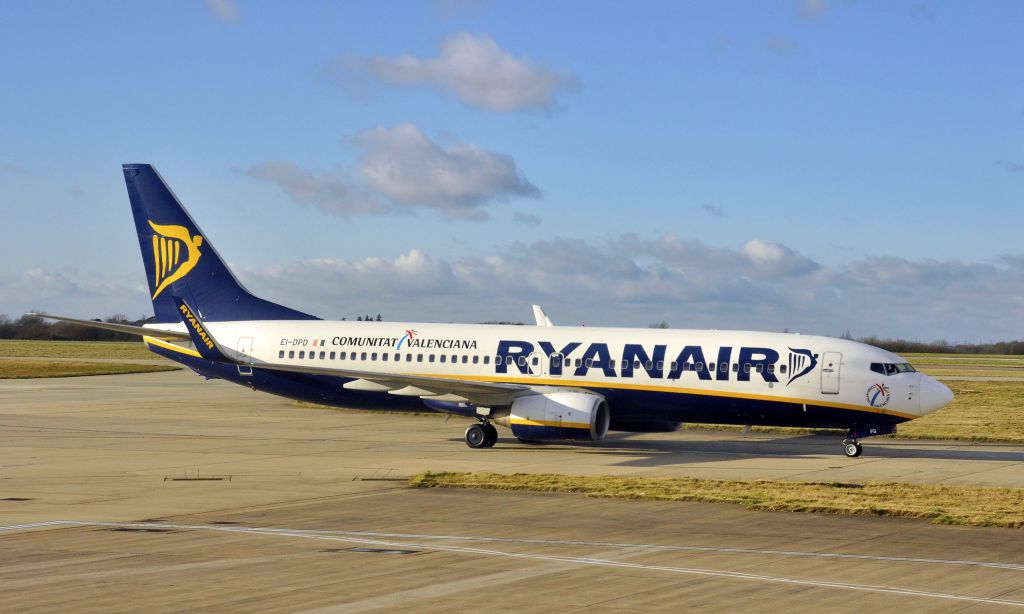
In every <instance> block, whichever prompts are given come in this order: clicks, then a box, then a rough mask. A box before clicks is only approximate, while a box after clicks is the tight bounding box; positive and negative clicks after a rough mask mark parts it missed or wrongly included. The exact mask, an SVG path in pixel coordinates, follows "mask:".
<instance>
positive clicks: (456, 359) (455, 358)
mask: <svg viewBox="0 0 1024 614" xmlns="http://www.w3.org/2000/svg"><path fill="white" fill-rule="evenodd" d="M452 362H453V363H455V362H459V357H458V356H456V355H455V354H452Z"/></svg>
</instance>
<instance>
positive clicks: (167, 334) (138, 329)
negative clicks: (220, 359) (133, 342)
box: [25, 312, 191, 339]
mask: <svg viewBox="0 0 1024 614" xmlns="http://www.w3.org/2000/svg"><path fill="white" fill-rule="evenodd" d="M25 315H27V316H37V317H40V318H46V319H48V320H59V321H61V322H70V323H71V324H78V325H80V326H88V327H91V328H101V329H103V330H112V331H115V332H118V333H125V334H128V335H139V336H145V337H154V338H156V339H191V336H190V335H189V334H188V333H182V332H178V331H174V330H161V329H159V328H146V327H144V326H135V325H134V324H116V323H114V322H97V321H96V320H79V319H78V318H69V317H67V316H55V315H50V314H48V313H35V312H33V313H26V314H25Z"/></svg>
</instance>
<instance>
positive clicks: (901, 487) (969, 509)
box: [409, 472, 1024, 529]
mask: <svg viewBox="0 0 1024 614" xmlns="http://www.w3.org/2000/svg"><path fill="white" fill-rule="evenodd" d="M409 485H410V486H413V487H416V488H477V489H489V490H516V491H532V492H559V493H576V494H582V495H583V496H585V497H602V498H610V499H635V500H641V501H697V502H702V503H733V504H739V505H742V506H744V507H745V508H747V509H749V510H768V511H782V512H813V513H822V514H842V515H856V516H900V517H906V518H928V519H930V520H931V521H932V522H933V523H935V524H952V525H970V526H978V527H1006V528H1014V529H1019V528H1022V527H1024V489H1022V488H994V487H983V486H941V485H932V484H900V483H895V482H868V483H867V484H843V483H835V482H833V483H817V482H786V481H777V480H703V479H697V478H685V477H681V478H636V477H614V476H572V475H556V474H550V473H543V474H527V473H514V474H510V475H503V474H497V473H488V472H476V473H454V472H427V473H421V474H419V475H417V476H414V477H413V478H412V479H411V480H409Z"/></svg>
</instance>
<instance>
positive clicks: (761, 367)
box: [757, 365, 764, 373]
mask: <svg viewBox="0 0 1024 614" xmlns="http://www.w3.org/2000/svg"><path fill="white" fill-rule="evenodd" d="M757 372H758V373H764V365H757Z"/></svg>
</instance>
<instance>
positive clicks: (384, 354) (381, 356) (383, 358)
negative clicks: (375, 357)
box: [380, 352, 388, 362]
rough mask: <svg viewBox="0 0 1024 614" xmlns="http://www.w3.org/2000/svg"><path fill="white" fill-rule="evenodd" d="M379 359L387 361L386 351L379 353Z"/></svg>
mask: <svg viewBox="0 0 1024 614" xmlns="http://www.w3.org/2000/svg"><path fill="white" fill-rule="evenodd" d="M380 359H381V360H383V361H384V362H387V360H388V353H387V352H382V353H381V355H380Z"/></svg>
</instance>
